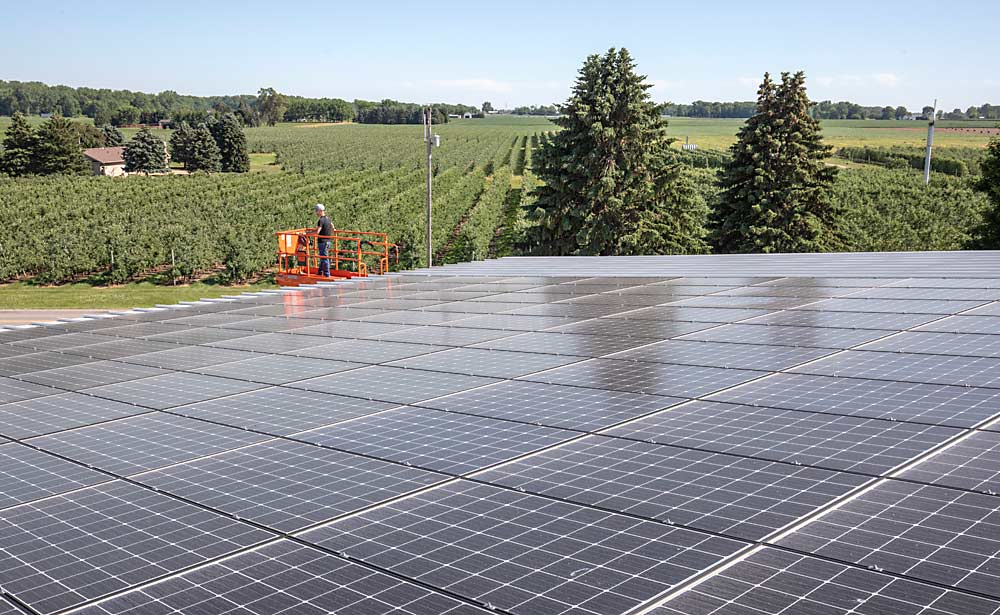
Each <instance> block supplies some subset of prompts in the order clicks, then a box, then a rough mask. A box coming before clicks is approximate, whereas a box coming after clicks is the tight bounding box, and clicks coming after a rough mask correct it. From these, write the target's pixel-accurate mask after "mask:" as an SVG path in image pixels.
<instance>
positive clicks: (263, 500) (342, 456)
mask: <svg viewBox="0 0 1000 615" xmlns="http://www.w3.org/2000/svg"><path fill="white" fill-rule="evenodd" d="M446 479H447V477H446V476H444V475H442V474H436V473H434V472H428V471H425V470H420V469H417V468H411V467H407V466H405V465H400V464H393V463H387V462H385V461H379V460H377V459H368V458H365V457H360V456H357V455H352V454H350V453H344V452H340V451H334V450H329V449H323V448H317V447H315V446H309V445H308V444H302V443H299V442H289V441H285V440H272V441H270V442H264V443H261V444H256V445H254V446H248V447H244V448H240V449H237V450H233V451H229V452H225V453H222V454H220V455H213V456H211V457H204V458H202V459H196V460H194V461H190V462H188V463H182V464H179V465H173V466H170V467H168V468H164V469H162V470H156V471H153V472H148V473H146V474H142V475H139V476H136V477H135V480H137V481H139V482H141V483H143V484H146V485H149V486H151V487H155V488H157V489H159V490H161V491H164V492H166V493H170V494H173V495H176V496H179V497H182V498H184V499H186V500H189V501H192V502H197V503H198V504H201V505H203V506H207V507H209V508H213V509H215V510H221V511H223V512H226V513H228V514H230V515H235V516H237V517H239V518H241V519H247V520H250V521H253V522H255V523H258V524H261V525H264V526H267V527H269V528H272V529H274V530H276V531H280V532H293V531H297V530H301V529H303V528H305V527H309V526H312V525H315V524H317V523H322V522H324V521H328V520H330V519H332V518H334V517H339V516H341V515H344V514H348V513H351V512H354V511H356V510H359V509H362V508H367V507H369V506H372V505H374V504H378V503H379V502H382V501H385V500H389V499H392V498H396V497H399V496H401V495H404V494H406V493H409V492H411V491H415V490H417V489H422V488H424V487H427V486H429V485H433V484H435V483H439V482H441V481H443V480H446Z"/></svg>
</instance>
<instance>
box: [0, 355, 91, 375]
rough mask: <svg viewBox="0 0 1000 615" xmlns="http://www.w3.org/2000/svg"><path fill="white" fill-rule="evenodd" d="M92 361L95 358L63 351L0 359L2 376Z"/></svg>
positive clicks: (0, 373)
mask: <svg viewBox="0 0 1000 615" xmlns="http://www.w3.org/2000/svg"><path fill="white" fill-rule="evenodd" d="M91 361H94V359H91V358H88V357H81V356H77V355H72V354H64V353H61V352H34V353H31V354H26V355H21V356H19V357H10V358H6V359H0V376H17V375H19V374H28V373H31V372H41V371H44V370H47V369H56V368H57V367H66V366H68V365H81V364H83V363H90V362H91Z"/></svg>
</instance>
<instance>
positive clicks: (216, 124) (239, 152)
mask: <svg viewBox="0 0 1000 615" xmlns="http://www.w3.org/2000/svg"><path fill="white" fill-rule="evenodd" d="M208 128H209V130H210V131H211V132H212V137H213V138H214V139H215V144H216V145H217V146H219V154H220V157H221V168H222V170H223V171H224V172H226V173H246V172H247V171H249V170H250V154H248V153H247V137H246V135H245V134H243V127H242V126H240V121H239V120H238V119H236V116H235V115H233V114H232V113H226V114H223V116H222V117H221V118H216V119H214V120H213V121H212V123H211V124H209V126H208Z"/></svg>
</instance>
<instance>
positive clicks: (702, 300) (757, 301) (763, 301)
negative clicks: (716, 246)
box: [667, 295, 816, 310]
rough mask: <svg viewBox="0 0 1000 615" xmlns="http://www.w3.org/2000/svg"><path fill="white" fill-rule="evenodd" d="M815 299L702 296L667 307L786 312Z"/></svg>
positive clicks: (673, 302) (810, 302)
mask: <svg viewBox="0 0 1000 615" xmlns="http://www.w3.org/2000/svg"><path fill="white" fill-rule="evenodd" d="M815 301H816V299H812V298H795V297H734V296H725V297H724V296H719V295H714V296H704V297H689V298H686V299H680V300H677V301H672V302H671V303H670V304H668V306H667V307H717V308H731V309H758V310H787V309H789V308H794V307H799V306H803V305H806V304H813V303H814V302H815Z"/></svg>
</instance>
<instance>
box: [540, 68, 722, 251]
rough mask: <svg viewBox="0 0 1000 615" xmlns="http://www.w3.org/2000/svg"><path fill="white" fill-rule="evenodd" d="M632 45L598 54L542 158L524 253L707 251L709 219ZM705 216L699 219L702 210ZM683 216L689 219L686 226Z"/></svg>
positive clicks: (585, 70) (579, 79)
mask: <svg viewBox="0 0 1000 615" xmlns="http://www.w3.org/2000/svg"><path fill="white" fill-rule="evenodd" d="M644 81H645V77H644V76H642V75H639V74H637V73H636V72H635V62H634V61H633V60H632V57H631V56H630V55H629V53H628V51H627V50H625V49H621V50H616V49H611V50H609V51H608V52H607V53H606V54H605V55H603V56H598V55H592V56H590V57H588V58H587V60H586V61H585V62H584V64H583V67H582V68H581V69H580V71H579V75H578V77H577V81H576V84H575V86H574V88H573V92H572V94H571V96H570V98H569V100H568V101H567V102H566V105H565V107H564V109H563V113H564V115H563V116H562V117H560V118H559V119H557V120H555V122H556V123H557V124H559V125H560V126H562V127H563V128H564V130H562V131H560V132H558V133H556V134H555V136H554V137H552V138H551V140H549V141H548V142H546V143H545V144H544V145H543V146H542V147H541V149H540V151H539V152H538V154H537V155H536V156H535V159H534V172H535V174H536V175H538V178H539V179H540V180H542V182H543V183H542V184H541V185H540V186H539V187H538V188H537V189H536V190H535V196H536V197H537V199H536V201H535V203H534V204H533V205H532V206H530V209H529V211H528V212H527V217H528V221H529V225H530V226H529V227H528V228H527V229H526V232H525V242H524V243H525V246H524V247H525V248H527V249H528V250H529V251H532V252H535V253H540V254H554V255H564V254H600V255H607V254H637V253H651V252H654V253H655V252H675V253H676V252H682V253H683V252H702V251H704V250H705V248H706V245H705V243H704V242H703V241H702V236H703V235H704V231H703V230H702V229H701V224H700V222H699V216H700V221H701V222H703V221H704V219H705V215H706V210H705V207H704V202H703V201H702V202H701V203H700V205H699V203H698V202H697V197H696V195H694V193H693V192H691V191H689V190H687V189H685V188H683V187H681V186H680V185H679V184H678V182H680V181H681V171H680V170H679V169H676V168H674V167H673V163H672V162H671V161H670V160H669V159H668V158H667V157H666V156H665V155H664V152H665V151H666V148H668V147H669V145H670V140H669V139H667V138H666V136H665V134H664V133H665V129H666V125H667V123H666V120H664V119H663V116H662V114H661V113H660V107H659V106H657V105H656V104H654V103H653V102H652V100H651V99H650V96H649V93H648V92H647V90H648V89H649V88H650V87H651V86H650V85H648V84H646V83H644ZM699 212H700V213H699ZM682 219H684V221H683V222H681V220H682Z"/></svg>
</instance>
